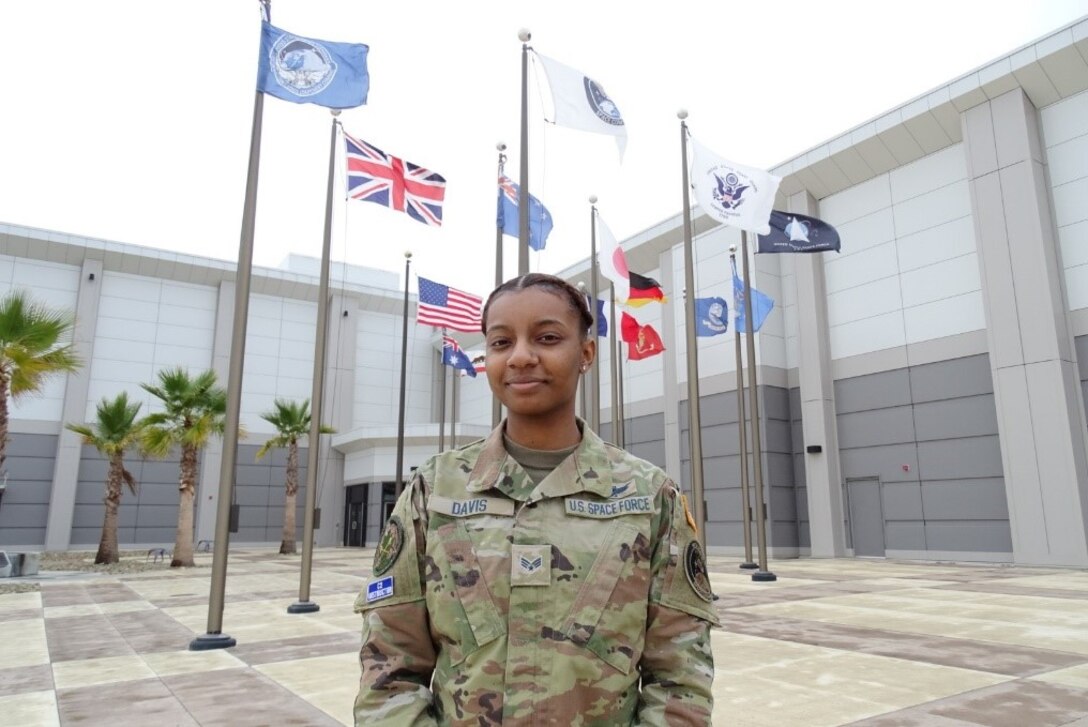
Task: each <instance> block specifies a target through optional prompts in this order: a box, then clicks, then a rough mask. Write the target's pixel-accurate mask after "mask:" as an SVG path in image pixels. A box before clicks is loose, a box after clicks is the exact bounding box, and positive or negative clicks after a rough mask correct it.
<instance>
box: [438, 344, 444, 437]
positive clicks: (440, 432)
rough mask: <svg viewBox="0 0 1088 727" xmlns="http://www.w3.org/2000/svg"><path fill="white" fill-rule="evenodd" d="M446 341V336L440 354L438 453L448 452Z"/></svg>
mask: <svg viewBox="0 0 1088 727" xmlns="http://www.w3.org/2000/svg"><path fill="white" fill-rule="evenodd" d="M445 331H446V329H445V328H443V329H442V332H443V333H445ZM445 357H446V340H445V336H443V338H442V353H440V354H438V364H439V368H440V369H442V370H441V371H440V372H439V373H438V381H439V387H440V390H441V392H442V395H441V396H439V397H438V451H439V452H445V451H446V362H445V360H444V359H445Z"/></svg>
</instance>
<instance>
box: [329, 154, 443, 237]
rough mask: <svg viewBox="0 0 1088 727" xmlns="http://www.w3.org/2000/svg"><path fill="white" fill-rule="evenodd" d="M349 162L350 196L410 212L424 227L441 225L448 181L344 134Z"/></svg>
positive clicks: (399, 210) (439, 175)
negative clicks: (443, 201)
mask: <svg viewBox="0 0 1088 727" xmlns="http://www.w3.org/2000/svg"><path fill="white" fill-rule="evenodd" d="M344 144H345V147H346V149H347V161H348V195H349V196H350V197H352V198H353V199H358V200H362V201H364V202H376V203H377V204H380V205H384V206H385V207H389V208H390V209H395V210H397V211H398V212H407V213H408V215H409V216H410V217H411V218H412V219H414V220H419V221H420V222H422V223H423V224H425V225H432V226H434V227H439V226H440V225H441V224H442V200H443V198H444V197H445V195H446V179H445V177H443V176H442V175H441V174H438V173H436V172H432V171H431V170H429V169H424V168H423V167H421V166H419V165H417V164H412V163H411V162H406V161H404V160H403V159H398V158H397V157H395V156H392V155H390V154H386V153H385V152H383V151H382V150H381V149H379V148H378V147H376V146H374V145H372V144H367V143H366V142H365V141H360V140H359V139H355V138H353V137H352V136H349V135H348V134H346V133H345V134H344Z"/></svg>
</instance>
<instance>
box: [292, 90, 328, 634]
mask: <svg viewBox="0 0 1088 727" xmlns="http://www.w3.org/2000/svg"><path fill="white" fill-rule="evenodd" d="M329 111H330V112H331V113H332V130H331V131H330V133H329V179H328V185H327V187H326V190H325V235H324V237H323V238H322V242H321V278H320V283H319V284H318V290H317V335H316V338H315V341H314V375H313V388H312V389H311V392H312V393H311V394H310V435H309V446H308V447H307V448H306V507H305V510H304V513H303V516H302V569H301V573H300V575H299V583H298V600H297V601H295V602H294V603H292V604H291V605H290V606H288V607H287V613H314V612H315V611H320V610H321V607H320V606H319V605H317V604H316V603H314V602H313V601H311V600H310V572H311V569H312V567H313V556H314V552H313V551H314V547H313V542H314V508H315V507H316V504H317V469H318V467H319V466H320V463H321V447H320V446H319V444H320V441H319V440H320V437H321V404H322V398H323V397H324V393H325V391H324V390H325V348H326V347H325V340H326V338H327V335H326V334H327V332H328V327H329V256H330V253H331V250H332V189H333V183H334V181H335V179H336V124H337V121H336V117H337V116H339V115H340V110H339V109H330V110H329Z"/></svg>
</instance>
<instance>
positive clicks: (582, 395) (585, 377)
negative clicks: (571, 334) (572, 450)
mask: <svg viewBox="0 0 1088 727" xmlns="http://www.w3.org/2000/svg"><path fill="white" fill-rule="evenodd" d="M590 273H591V274H592V269H591V270H590ZM578 292H579V293H581V294H582V297H583V298H584V297H586V284H585V283H583V282H582V281H578ZM588 398H589V374H588V373H586V372H584V371H583V372H582V378H581V379H579V381H578V410H579V412H580V413H581V415H582V421H584V422H588V421H589V415H588V412H587V408H588V406H587V404H586V400H587V399H588ZM591 428H592V427H591Z"/></svg>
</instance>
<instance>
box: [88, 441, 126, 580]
mask: <svg viewBox="0 0 1088 727" xmlns="http://www.w3.org/2000/svg"><path fill="white" fill-rule="evenodd" d="M122 457H123V455H122V454H121V453H120V452H118V453H116V454H112V455H110V471H109V474H108V475H107V476H106V499H105V501H104V502H105V504H106V515H105V518H104V519H103V520H102V538H101V540H99V541H98V553H97V554H96V555H95V556H94V563H95V565H98V564H100V563H106V564H109V563H116V562H118V561H119V560H121V558H120V554H119V553H118V548H117V508H118V507H119V506H120V504H121V479H122V478H121V473H122V472H123V471H124V462H123V459H122Z"/></svg>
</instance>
